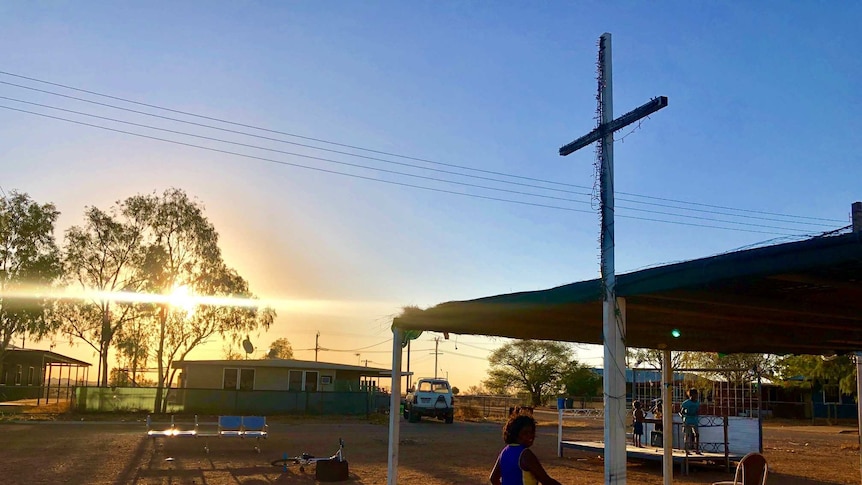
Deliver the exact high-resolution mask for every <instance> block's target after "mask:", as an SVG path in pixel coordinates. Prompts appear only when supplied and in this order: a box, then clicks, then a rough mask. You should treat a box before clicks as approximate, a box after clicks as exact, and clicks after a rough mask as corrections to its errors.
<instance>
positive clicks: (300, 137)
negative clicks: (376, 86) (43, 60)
mask: <svg viewBox="0 0 862 485" xmlns="http://www.w3.org/2000/svg"><path fill="white" fill-rule="evenodd" d="M0 74H2V75H6V76H11V77H16V78H19V79H26V80H29V81H33V82H38V83H42V84H47V85H51V86H57V87H61V88H64V89H69V90H72V91H77V92H82V93H87V94H91V95H94V96H100V97H104V98H108V99H114V100H117V101H122V102H125V103H130V104H134V105H138V106H145V107H148V108H154V109H159V110H163V111H168V112H172V113H177V114H183V115H186V116H192V117H195V118H200V119H206V120H210V121H217V122H219V123H225V124H228V125H233V126H240V127H244V128H250V129H254V130H259V131H263V132H267V133H274V134H279V135H283V136H289V137H293V138H299V139H302V140H308V141H314V142H317V143H324V144H328V145H333V146H339V147H344V148H350V149H353V150H360V151H364V152H368V153H376V154H380V155H386V156H392V157H396V158H402V159H406V160H414V161H419V162H424V163H431V164H435V165H440V166H447V167H453V168H459V169H462V170H469V171H473V172H479V173H487V174H492V175H499V176H504V177H510V178H516V179H521V180H531V181H534V182H541V183H546V184H552V185H559V186H567V187H576V188H582V189H587V190H590V189H592V187H586V186H580V185H574V184H568V183H562V182H556V181H551V180H542V179H538V178H532V177H526V176H520V175H514V174H507V173H503V172H496V171H491V170H483V169H477V168H473V167H466V166H462V165H456V164H450V163H444V162H438V161H434V160H429V159H425V158H419V157H412V156H408V155H402V154H397V153H392V152H386V151H381V150H373V149H369V148H364V147H360V146H356V145H350V144H344V143H337V142H333V141H329V140H324V139H320V138H313V137H308V136H303V135H298V134H295V133H289V132H285V131H279V130H272V129H268V128H263V127H259V126H254V125H249V124H244V123H238V122H234V121H230V120H225V119H222V118H216V117H210V116H205V115H200V114H196V113H191V112H188V111H182V110H177V109H172V108H167V107H163V106H159V105H155V104H149V103H143V102H139V101H134V100H131V99H128V98H122V97H119V96H112V95H108V94H104V93H99V92H96V91H90V90H86V89H81V88H76V87H73V86H69V85H66V84H61V83H56V82H51V81H46V80H42V79H37V78H34V77H28V76H23V75H20V74H14V73H11V72H6V71H0ZM0 83H3V84H7V85H12V86H17V87H21V88H24V89H31V90H35V91H41V92H45V93H48V94H54V95H57V96H64V97H68V98H72V99H77V100H80V101H84V102H89V103H95V104H101V105H104V106H109V107H112V108H116V109H124V110H128V111H132V112H136V113H140V114H144V115H147V116H156V117H161V118H165V119H170V120H173V121H178V122H183V123H191V124H196V125H198V126H205V127H208V128H213V129H218V130H225V131H232V132H235V133H241V134H245V135H248V136H258V137H260V136H259V135H254V134H249V133H243V132H237V131H234V130H226V129H224V128H219V127H214V126H210V125H202V124H199V123H194V122H190V121H185V120H176V119H173V118H167V117H163V116H160V115H155V114H152V113H146V112H141V111H136V110H130V109H128V108H122V107H116V106H113V105H108V104H104V103H98V102H96V101H92V100H86V99H83V98H76V97H72V96H68V95H63V94H59V93H53V92H50V91H44V90H39V89H36V88H32V87H28V86H22V85H18V84H14V83H8V82H4V81H0ZM635 129H637V128H635ZM633 131H634V130H633ZM261 138H267V137H261ZM267 139H271V140H273V141H279V142H283V143H292V142H287V141H285V140H278V139H272V138H267ZM294 144H296V143H294ZM296 145H300V146H304V147H308V148H312V149H317V150H327V151H332V150H328V149H325V148H322V147H314V146H310V145H302V144H296ZM335 153H343V154H346V155H350V156H357V157H363V156H362V155H358V154H351V153H345V152H338V151H336V152H335ZM364 158H370V159H374V160H379V161H384V162H387V163H398V162H394V161H391V160H382V159H377V158H372V157H364ZM408 165H409V164H408ZM409 166H413V165H409ZM414 167H415V166H414ZM416 168H422V169H427V170H433V169H429V168H427V167H416ZM446 173H451V172H446ZM456 175H463V176H468V175H466V174H457V173H456ZM492 180H493V179H492ZM500 182H502V183H514V182H509V181H500ZM544 189H545V190H556V189H551V188H544ZM618 193H620V194H623V195H629V196H633V197H641V198H646V199H650V200H661V201H665V202H674V203H680V204H690V205H696V206H700V207H711V208H714V209H722V210H731V211H737V212H743V213H752V214H761V215H770V216H776V217H791V218H797V219H808V220H820V221H828V222H845V221H839V220H837V219H828V218H820V217H809V216H798V215H792V214H781V213H775V212H767V211H758V210H751V209H740V208H734V207H728V206H720V205H713V204H704V203H697V202H688V201H682V200H678V199H670V198H663V197H655V196H648V195H641V194H635V193H631V192H618ZM580 195H583V194H580ZM620 200H622V199H620ZM629 201H630V202H635V203H643V204H647V202H640V201H631V200H629ZM676 208H678V209H683V210H696V209H684V208H679V207H676ZM737 216H738V217H744V216H742V215H737ZM783 222H789V221H783Z"/></svg>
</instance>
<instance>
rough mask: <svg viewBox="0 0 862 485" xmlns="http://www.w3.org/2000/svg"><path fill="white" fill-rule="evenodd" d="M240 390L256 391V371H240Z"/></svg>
mask: <svg viewBox="0 0 862 485" xmlns="http://www.w3.org/2000/svg"><path fill="white" fill-rule="evenodd" d="M239 390H240V391H253V390H254V369H241V370H240V371H239Z"/></svg>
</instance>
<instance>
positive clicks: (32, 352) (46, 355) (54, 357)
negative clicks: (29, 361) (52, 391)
mask: <svg viewBox="0 0 862 485" xmlns="http://www.w3.org/2000/svg"><path fill="white" fill-rule="evenodd" d="M6 352H7V354H6V355H10V354H14V355H21V356H24V355H26V356H28V357H35V358H37V359H38V358H43V359H44V362H45V363H46V364H67V365H75V366H79V367H90V366H91V365H92V364H90V363H88V362H84V361H83V360H78V359H73V358H72V357H67V356H65V355H63V354H58V353H56V352H53V351H50V350H39V349H24V348H21V347H15V346H14V345H12V346H9V347H7V348H6Z"/></svg>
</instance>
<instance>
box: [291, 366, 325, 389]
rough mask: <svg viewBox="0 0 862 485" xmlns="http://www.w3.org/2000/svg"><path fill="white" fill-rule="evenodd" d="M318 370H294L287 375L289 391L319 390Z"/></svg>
mask: <svg viewBox="0 0 862 485" xmlns="http://www.w3.org/2000/svg"><path fill="white" fill-rule="evenodd" d="M318 375H319V373H318V372H317V371H303V370H292V371H290V372H289V373H288V376H287V390H288V391H306V392H317V377H318Z"/></svg>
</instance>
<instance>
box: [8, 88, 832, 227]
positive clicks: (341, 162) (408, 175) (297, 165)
mask: <svg viewBox="0 0 862 485" xmlns="http://www.w3.org/2000/svg"><path fill="white" fill-rule="evenodd" d="M0 99H7V100H11V101H14V102H20V103H25V104H30V105H35V106H40V107H43V108H48V109H54V110H58V111H63V112H68V113H74V114H78V115H82V116H89V117H93V118H98V119H102V120H106V121H112V122H116V123H123V124H127V125H132V126H137V127H140V128H147V129H152V130H158V131H163V132H168V133H172V134H177V135H181V136H190V137H195V138H200V139H204V140H209V141H215V142H219V143H227V144H232V145H238V146H242V147H246V148H253V149H259V150H264V151H271V152H276V153H280V154H283V155H289V156H295V157H301V158H308V159H312V160H318V161H323V162H328V163H335V164H340V165H345V166H349V167H353V168H361V169H366V170H376V171H379V172H383V173H389V174H394V175H401V176H407V177H413V178H419V179H422V180H430V181H434V182H442V183H449V184H455V185H462V186H466V187H472V188H479V189H484V190H493V191H499V192H506V193H512V194H517V195H524V196H530V197H540V198H547V199H552V200H559V201H565V202H571V203H582V204H588V203H589V202H586V201H579V200H575V199H566V198H562V197H553V196H548V195H542V194H533V193H529V192H521V191H513V190H508V189H501V188H498V187H488V186H483V185H478V184H470V183H466V182H458V181H454V180H445V179H439V178H435V177H427V176H423V175H416V174H409V173H404V172H398V171H394V170H387V169H382V168H377V167H369V166H365V165H360V164H354V163H349V162H343V161H339V160H332V159H327V158H322V157H316V156H312V155H305V154H300V153H294V152H288V151H284V150H277V149H272V148H266V147H260V146H256V145H250V144H246V143H239V142H234V141H230V140H224V139H220V138H215V137H208V136H204V135H197V134H193V133H187V132H182V131H178V130H171V129H167V128H161V127H155V126H151V125H145V124H141V123H135V122H131V121H125V120H119V119H115V118H109V117H105V116H99V115H94V114H90V113H84V112H80V111H75V110H69V109H65V108H59V107H55V106H49V105H44V104H41V103H34V102H30V101H23V100H18V99H14V98H9V97H6V96H0ZM0 108H5V109H9V110H13V111H19V112H23V113H28V114H32V115H37V116H43V117H47V118H51V119H56V120H60V121H66V122H70V123H75V124H80V125H84V126H89V127H93V128H100V129H103V130H108V131H114V132H118V133H123V134H128V135H133V136H139V137H144V138H150V139H153V140H158V141H163V142H168V143H175V144H180V145H184V146H189V147H193V148H199V149H204V150H211V151H216V152H220V153H225V154H231V155H236V156H242V157H247V158H253V159H258V160H264V161H269V162H273V163H279V164H284V165H290V166H294V167H299V168H307V169H312V170H319V171H324V172H328V173H334V174H340V175H348V176H351V177H358V178H364V179H367V180H375V181H381V182H387V183H394V184H398V185H404V186H408V187H413V188H422V189H426V190H435V191H440V192H445V193H453V194H457V195H465V196H470V197H478V198H484V199H489V200H497V201H502V202H510V203H518V204H526V205H534V206H539V207H548V208H557V209H562V210H569V211H574V212H584V213H590V214H592V213H593V211H587V210H577V209H572V208H564V207H558V206H549V205H546V204H535V203H530V202H525V201H514V200H510V199H501V198H496V197H488V196H480V195H477V194H466V193H462V192H454V191H448V190H443V189H436V188H431V187H423V186H417V185H412V184H404V183H400V182H393V181H388V180H383V179H377V178H373V177H364V176H360V175H356V174H347V173H344V172H338V171H333V170H326V169H321V168H319V167H310V166H307V165H300V164H295V163H289V162H285V161H282V160H274V159H269V158H264V157H256V156H252V155H247V154H241V153H238V152H232V151H227V150H220V149H215V148H212V147H205V146H202V145H195V144H191V143H186V142H180V141H176V140H169V139H165V138H159V137H153V136H149V135H144V134H140V133H134V132H129V131H125V130H118V129H115V128H109V127H105V126H101V125H94V124H91V123H85V122H82V121H78V120H71V119H68V118H62V117H57V116H51V115H47V114H44V113H37V112H33V111H28V110H22V109H17V108H12V107H9V106H2V105H0ZM617 208H618V209H625V210H632V211H637V212H646V213H652V214H659V215H665V216H671V217H683V218H687V219H696V220H704V221H711V222H718V223H723V224H735V225H741V226H752V227H757V228H761V229H775V230H778V231H798V229H795V228H789V227H781V226H770V225H764V224H760V223H747V222H738V221H728V220H723V219H715V218H710V217H702V216H693V215H687V214H674V213H668V212H663V211H655V210H650V209H641V208H636V207H627V206H617ZM620 217H626V218H631V219H639V220H645V221H653V222H666V223H671V224H681V225H689V226H695V227H711V228H718V229H727V230H738V231H745V232H756V233H763V234H783V235H794V234H792V233H780V232H778V233H777V232H767V231H758V230H746V229H740V228H728V227H721V226H711V225H706V224H695V223H684V222H681V221H667V220H663V219H653V218H645V217H636V216H626V215H620ZM780 222H790V221H780ZM797 224H808V225H815V224H816V225H823V224H819V223H810V222H798V223H797Z"/></svg>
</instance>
